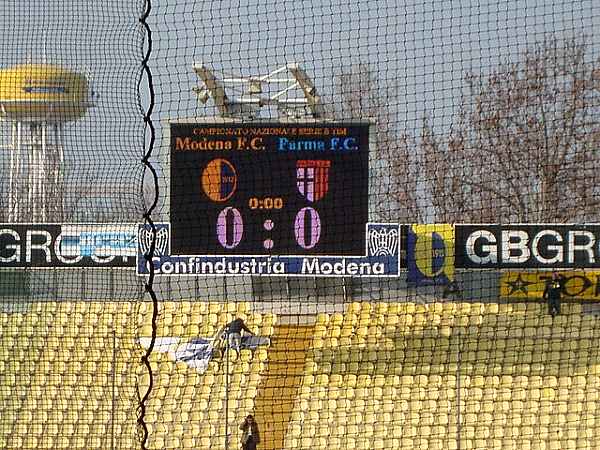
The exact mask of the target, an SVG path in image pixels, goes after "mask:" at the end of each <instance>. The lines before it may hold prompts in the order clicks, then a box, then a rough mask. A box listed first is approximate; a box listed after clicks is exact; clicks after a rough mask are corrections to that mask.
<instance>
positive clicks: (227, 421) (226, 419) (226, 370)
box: [225, 331, 229, 450]
mask: <svg viewBox="0 0 600 450" xmlns="http://www.w3.org/2000/svg"><path fill="white" fill-rule="evenodd" d="M228 449H229V331H228V332H227V345H225V450H228Z"/></svg>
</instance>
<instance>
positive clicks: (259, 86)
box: [193, 62, 325, 119]
mask: <svg viewBox="0 0 600 450" xmlns="http://www.w3.org/2000/svg"><path fill="white" fill-rule="evenodd" d="M193 68H194V72H196V75H198V77H199V78H200V79H201V80H202V82H203V86H201V87H196V88H194V89H193V90H194V92H195V93H196V94H197V96H198V100H199V101H200V102H201V103H203V104H204V103H206V102H207V101H208V99H209V98H212V99H213V101H214V103H215V106H216V107H217V110H218V111H219V114H220V116H221V117H231V118H234V117H235V118H239V119H255V118H256V117H257V115H258V113H259V112H260V108H261V107H262V106H272V105H274V106H276V107H277V109H278V111H279V113H280V114H281V115H282V116H284V117H287V118H307V117H312V118H314V119H323V118H324V116H325V111H324V108H323V105H322V103H321V97H320V96H319V95H318V94H317V90H316V88H315V85H314V84H313V82H312V80H311V78H310V77H309V76H308V75H307V73H306V72H305V71H304V69H302V67H300V65H299V64H297V63H289V64H286V65H285V66H283V67H280V68H279V69H277V70H275V71H273V72H271V73H269V74H267V75H259V76H251V77H232V78H224V79H223V80H221V81H219V80H218V79H217V77H216V76H215V75H214V73H213V72H212V71H211V70H210V69H209V68H208V67H207V66H206V65H205V64H204V63H202V62H200V63H196V64H194V66H193ZM286 73H287V74H288V76H287V77H286V76H285V74H286ZM265 85H277V86H279V87H280V88H279V89H277V90H276V92H274V93H272V94H270V95H265V92H264V90H263V89H264V87H265ZM240 86H242V88H245V91H243V92H242V95H241V96H239V97H233V96H229V95H227V92H226V91H225V87H231V88H232V89H233V90H235V89H236V88H237V89H239V87H240ZM281 86H283V87H281ZM297 90H300V91H301V92H302V94H303V97H294V98H289V97H288V94H289V93H290V92H292V91H297Z"/></svg>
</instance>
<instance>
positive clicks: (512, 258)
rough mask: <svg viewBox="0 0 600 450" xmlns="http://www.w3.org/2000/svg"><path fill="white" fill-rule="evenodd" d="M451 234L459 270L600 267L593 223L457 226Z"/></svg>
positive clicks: (598, 227)
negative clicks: (453, 233) (454, 243)
mask: <svg viewBox="0 0 600 450" xmlns="http://www.w3.org/2000/svg"><path fill="white" fill-rule="evenodd" d="M455 234H456V267H459V268H464V269H584V268H600V239H599V238H600V225H597V224H514V225H513V224H511V225H497V224H469V225H466V224H460V225H456V226H455Z"/></svg>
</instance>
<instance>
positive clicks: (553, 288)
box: [543, 272, 564, 317]
mask: <svg viewBox="0 0 600 450" xmlns="http://www.w3.org/2000/svg"><path fill="white" fill-rule="evenodd" d="M563 283H564V280H563V277H561V276H560V275H559V274H558V273H557V272H552V278H550V280H548V281H547V282H546V287H545V288H544V295H543V298H544V300H545V301H547V302H548V313H549V314H550V315H551V316H552V317H554V316H556V315H557V314H560V299H561V296H562V291H563Z"/></svg>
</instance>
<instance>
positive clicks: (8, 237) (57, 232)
mask: <svg viewBox="0 0 600 450" xmlns="http://www.w3.org/2000/svg"><path fill="white" fill-rule="evenodd" d="M137 227H138V226H137V224H106V223H105V224H25V223H18V224H6V223H4V224H0V268H36V267H135V260H136V255H137V247H138V245H137Z"/></svg>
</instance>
